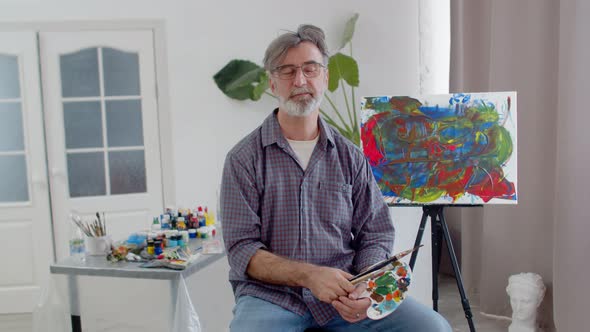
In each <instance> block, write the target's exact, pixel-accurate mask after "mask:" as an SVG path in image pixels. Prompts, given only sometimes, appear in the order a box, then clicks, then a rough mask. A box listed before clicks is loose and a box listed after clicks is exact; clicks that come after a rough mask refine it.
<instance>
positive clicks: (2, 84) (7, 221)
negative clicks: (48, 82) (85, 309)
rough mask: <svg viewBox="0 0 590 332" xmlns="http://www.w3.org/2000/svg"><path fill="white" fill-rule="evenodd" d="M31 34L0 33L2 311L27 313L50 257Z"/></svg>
mask: <svg viewBox="0 0 590 332" xmlns="http://www.w3.org/2000/svg"><path fill="white" fill-rule="evenodd" d="M38 68H39V65H38V53H37V38H36V34H35V32H0V234H1V236H2V240H1V241H0V252H2V253H5V254H4V255H3V260H2V269H1V270H2V272H1V273H0V299H1V300H0V313H17V312H31V311H32V309H33V307H34V305H35V304H36V303H37V300H38V297H39V294H40V287H41V286H42V284H43V283H45V282H46V280H47V278H48V275H49V264H50V263H51V262H52V261H53V246H52V233H51V217H50V216H51V214H50V208H49V192H48V186H47V171H46V170H47V165H46V161H45V160H46V158H45V148H44V137H43V115H42V109H41V98H40V89H39V82H40V80H39V70H38Z"/></svg>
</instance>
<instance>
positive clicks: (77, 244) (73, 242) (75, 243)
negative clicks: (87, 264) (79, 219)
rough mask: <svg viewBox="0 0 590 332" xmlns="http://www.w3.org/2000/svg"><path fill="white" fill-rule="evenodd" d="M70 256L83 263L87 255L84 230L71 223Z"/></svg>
mask: <svg viewBox="0 0 590 332" xmlns="http://www.w3.org/2000/svg"><path fill="white" fill-rule="evenodd" d="M69 244H70V256H71V257H73V258H74V259H76V260H78V261H81V262H83V261H84V259H85V255H86V247H85V245H84V234H83V233H82V230H81V229H80V228H79V227H78V226H76V225H75V224H74V223H72V222H70V243H69Z"/></svg>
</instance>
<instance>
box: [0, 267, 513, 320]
mask: <svg viewBox="0 0 590 332" xmlns="http://www.w3.org/2000/svg"><path fill="white" fill-rule="evenodd" d="M439 282H440V284H439V285H440V286H439V292H440V294H439V309H440V313H441V314H442V315H443V316H445V318H446V319H447V320H448V321H449V323H450V324H451V326H452V327H453V331H455V332H468V331H469V325H468V324H467V319H466V318H465V313H464V312H463V307H462V306H461V298H460V296H459V292H458V290H457V285H456V283H455V279H453V278H452V277H449V276H441V278H440V281H439ZM469 304H470V306H471V312H472V313H473V321H474V323H475V327H476V330H477V331H478V332H500V331H507V330H508V325H510V322H509V321H508V320H505V319H492V318H488V317H485V316H483V315H482V314H481V313H480V312H479V306H478V303H477V299H476V298H470V299H469ZM32 325H33V318H32V315H31V314H17V315H0V331H2V332H4V331H6V332H9V331H10V332H31V331H32ZM207 332H209V331H207ZM212 332H215V331H212Z"/></svg>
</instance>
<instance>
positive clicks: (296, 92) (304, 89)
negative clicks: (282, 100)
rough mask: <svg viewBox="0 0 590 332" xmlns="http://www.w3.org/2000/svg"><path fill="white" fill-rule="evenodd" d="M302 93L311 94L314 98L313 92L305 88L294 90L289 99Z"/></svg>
mask: <svg viewBox="0 0 590 332" xmlns="http://www.w3.org/2000/svg"><path fill="white" fill-rule="evenodd" d="M301 93H309V94H311V95H312V96H313V91H312V90H311V89H308V88H305V87H303V88H295V89H293V91H291V93H290V94H289V97H293V96H295V95H298V94H301Z"/></svg>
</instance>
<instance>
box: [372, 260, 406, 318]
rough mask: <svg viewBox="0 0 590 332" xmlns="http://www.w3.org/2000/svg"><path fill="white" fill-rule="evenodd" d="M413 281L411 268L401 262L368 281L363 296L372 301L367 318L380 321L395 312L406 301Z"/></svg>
mask: <svg viewBox="0 0 590 332" xmlns="http://www.w3.org/2000/svg"><path fill="white" fill-rule="evenodd" d="M411 279H412V272H411V270H410V267H409V266H408V264H406V263H403V262H399V261H397V262H395V263H393V264H392V266H391V269H388V270H387V271H384V272H382V273H379V274H378V275H376V276H375V277H372V278H371V279H368V280H367V289H366V290H365V291H364V292H363V294H361V297H368V298H370V299H371V306H370V307H369V308H368V309H367V317H369V318H370V319H373V320H379V319H382V318H385V317H387V316H388V315H389V314H391V313H392V312H394V311H395V309H397V308H398V307H399V305H400V304H401V303H402V301H403V300H404V299H405V296H406V295H405V293H406V291H407V290H408V286H409V285H410V282H411Z"/></svg>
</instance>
